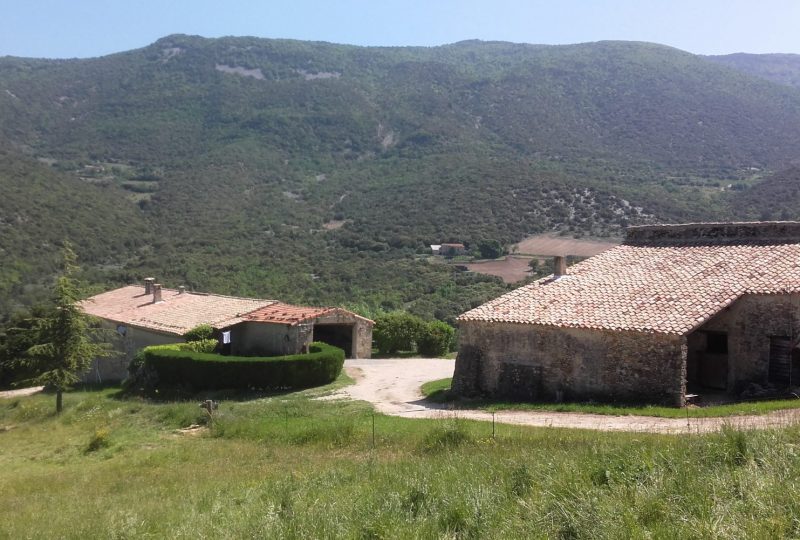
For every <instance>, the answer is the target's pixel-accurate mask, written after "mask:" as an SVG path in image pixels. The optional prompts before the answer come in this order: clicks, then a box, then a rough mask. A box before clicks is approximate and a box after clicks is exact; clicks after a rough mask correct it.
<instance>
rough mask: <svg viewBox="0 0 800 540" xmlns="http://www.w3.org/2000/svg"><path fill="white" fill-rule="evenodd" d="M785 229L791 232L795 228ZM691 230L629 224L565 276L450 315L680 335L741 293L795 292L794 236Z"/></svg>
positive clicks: (797, 244) (797, 240) (799, 262)
mask: <svg viewBox="0 0 800 540" xmlns="http://www.w3.org/2000/svg"><path fill="white" fill-rule="evenodd" d="M714 225H716V226H718V227H727V226H729V225H730V224H714ZM733 225H734V226H738V227H740V228H744V229H747V230H748V231H749V230H750V228H758V227H761V225H762V224H733ZM795 225H796V227H795ZM751 226H752V227H751ZM789 226H790V228H791V229H792V231H791V232H792V234H793V235H794V234H795V233H797V231H798V230H799V229H800V224H789ZM694 227H695V230H696V231H699V233H700V235H701V236H702V234H705V233H707V232H708V228H707V227H704V226H702V225H701V226H697V225H695V226H694ZM695 230H690V229H686V230H685V231H684V230H683V229H680V228H677V227H673V228H668V227H665V228H664V229H659V228H656V227H649V228H644V227H643V228H639V229H635V230H634V231H633V234H631V235H629V237H630V241H629V242H627V243H626V244H625V245H621V246H618V247H616V248H613V249H611V250H609V251H606V252H604V253H601V254H599V255H596V256H594V257H592V258H590V259H587V260H586V261H583V262H581V263H579V264H576V265H574V266H571V267H570V268H569V269H568V271H567V275H566V276H562V277H559V278H555V279H554V278H553V277H552V276H550V277H547V278H544V279H540V280H538V281H536V282H534V283H531V284H530V285H526V286H524V287H521V288H519V289H516V290H515V291H512V292H510V293H507V294H505V295H503V296H501V297H499V298H497V299H495V300H492V301H490V302H488V303H486V304H484V305H482V306H479V307H477V308H475V309H473V310H471V311H468V312H466V313H464V314H463V315H461V317H459V319H458V320H459V321H488V322H511V323H521V324H537V325H548V326H562V327H575V328H603V329H611V330H635V331H644V332H660V333H666V334H685V333H688V332H690V331H691V330H693V329H694V328H696V327H698V326H700V325H701V324H703V323H704V322H705V321H707V320H708V319H709V318H711V317H712V316H714V315H715V314H716V313H718V312H719V311H720V310H721V309H723V308H725V307H726V306H728V305H730V304H731V303H733V302H734V301H735V300H736V299H737V298H739V297H740V296H742V295H744V294H787V293H800V237H798V236H794V237H792V238H790V237H785V238H768V239H766V240H763V239H761V240H763V241H760V240H759V239H758V238H753V237H750V238H748V239H744V238H739V239H738V240H737V237H736V236H735V234H734V233H733V232H732V233H731V234H730V235H729V236H727V237H725V238H724V240H722V243H723V245H717V243H718V242H717V241H716V240H715V239H708V238H706V239H705V240H703V239H702V238H697V237H692V238H689V236H688V235H690V234H691V233H692V232H695ZM682 231H683V232H682ZM687 231H688V232H687ZM736 234H738V233H736ZM648 242H651V244H652V245H649V244H648Z"/></svg>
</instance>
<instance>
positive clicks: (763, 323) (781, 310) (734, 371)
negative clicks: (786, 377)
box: [689, 294, 800, 393]
mask: <svg viewBox="0 0 800 540" xmlns="http://www.w3.org/2000/svg"><path fill="white" fill-rule="evenodd" d="M705 332H726V333H727V334H728V385H727V389H728V391H729V392H733V393H736V392H739V391H741V390H742V389H743V387H744V386H746V385H747V384H748V383H750V382H757V383H759V384H763V383H766V382H767V373H768V369H769V349H770V337H771V336H785V337H789V338H792V339H797V338H798V336H800V294H791V295H788V294H787V295H777V294H750V295H745V296H742V297H741V298H739V299H738V300H737V301H736V302H734V303H733V304H731V305H730V306H729V307H728V308H726V309H724V310H723V311H722V312H720V313H718V314H717V315H716V316H715V317H713V318H712V319H711V320H709V321H708V322H707V323H705V324H704V325H703V326H701V327H700V328H699V329H698V330H697V331H695V332H694V333H692V334H690V335H689V349H690V355H693V354H701V353H702V351H703V350H704V346H705V336H704V333H705ZM692 364H693V362H691V356H690V362H689V365H690V367H691V366H692Z"/></svg>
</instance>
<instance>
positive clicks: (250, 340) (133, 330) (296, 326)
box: [81, 278, 374, 381]
mask: <svg viewBox="0 0 800 540" xmlns="http://www.w3.org/2000/svg"><path fill="white" fill-rule="evenodd" d="M81 307H82V309H83V310H84V312H86V313H87V314H89V315H92V316H94V317H97V318H98V319H100V321H101V324H102V325H103V326H104V327H105V328H109V329H113V330H114V331H115V332H116V336H117V338H116V340H115V348H116V349H117V352H118V353H119V354H117V355H115V356H114V357H112V358H103V359H99V360H95V361H94V363H93V365H92V368H91V370H90V372H89V373H88V374H86V376H85V377H84V379H85V380H87V381H108V380H121V379H123V378H125V377H126V376H127V367H128V364H129V363H130V361H131V360H132V359H133V356H134V355H135V354H136V352H137V351H138V350H139V349H141V348H143V347H147V346H149V345H162V344H167V343H177V342H180V341H184V339H183V335H184V334H185V333H186V332H188V331H189V330H191V329H193V328H195V327H197V326H199V325H201V324H208V325H211V327H212V328H213V329H214V334H215V337H216V338H217V339H219V341H220V345H221V349H222V351H223V354H232V355H241V356H277V355H285V354H297V353H300V352H302V351H303V350H305V349H306V348H307V347H308V345H309V344H310V343H311V342H312V341H323V342H325V343H329V344H331V345H335V346H337V347H340V348H342V349H343V350H344V351H345V354H346V356H347V357H348V358H369V357H370V355H371V353H372V327H373V325H374V323H373V321H371V320H369V319H365V318H364V317H360V316H358V315H356V314H355V313H352V312H350V311H347V310H345V309H341V308H335V307H306V306H293V305H289V304H284V303H282V302H278V301H276V300H260V299H256V298H239V297H235V296H223V295H219V294H206V293H195V292H188V291H186V290H185V289H184V288H183V287H181V288H179V289H163V288H162V287H161V285H160V284H157V283H155V279H153V278H147V279H146V280H145V284H144V286H141V285H129V286H127V287H121V288H119V289H115V290H113V291H108V292H104V293H101V294H98V295H96V296H93V297H91V298H88V299H87V300H84V301H83V302H82V303H81Z"/></svg>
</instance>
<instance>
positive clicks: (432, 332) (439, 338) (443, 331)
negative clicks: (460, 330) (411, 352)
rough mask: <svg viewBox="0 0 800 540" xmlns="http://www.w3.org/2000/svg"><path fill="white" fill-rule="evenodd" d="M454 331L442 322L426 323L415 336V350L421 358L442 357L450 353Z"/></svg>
mask: <svg viewBox="0 0 800 540" xmlns="http://www.w3.org/2000/svg"><path fill="white" fill-rule="evenodd" d="M455 334H456V332H455V330H454V329H453V327H452V326H450V325H449V324H447V323H444V322H442V321H432V322H429V323H427V324H426V325H425V326H424V328H423V330H422V332H420V334H419V336H417V349H418V351H419V353H420V354H421V355H423V356H443V355H445V354H447V353H448V352H450V345H451V344H452V343H453V341H454V337H455Z"/></svg>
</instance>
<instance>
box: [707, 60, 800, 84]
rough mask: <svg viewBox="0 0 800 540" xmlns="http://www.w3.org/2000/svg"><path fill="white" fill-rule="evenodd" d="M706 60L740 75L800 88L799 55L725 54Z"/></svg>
mask: <svg viewBox="0 0 800 540" xmlns="http://www.w3.org/2000/svg"><path fill="white" fill-rule="evenodd" d="M706 58H707V59H709V60H711V61H712V62H716V63H718V64H722V65H724V66H728V67H730V68H733V69H735V70H737V71H741V72H742V73H746V74H748V75H753V76H756V77H761V78H762V79H766V80H768V81H772V82H776V83H780V84H785V85H787V86H793V87H794V88H800V54H746V53H736V54H726V55H721V56H706Z"/></svg>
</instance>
